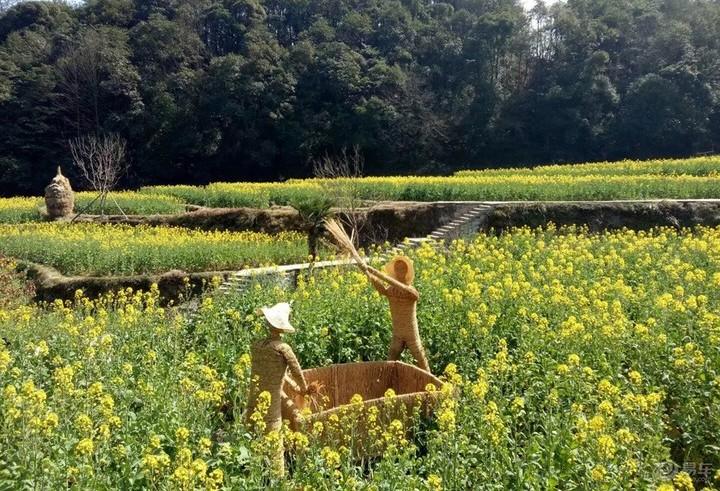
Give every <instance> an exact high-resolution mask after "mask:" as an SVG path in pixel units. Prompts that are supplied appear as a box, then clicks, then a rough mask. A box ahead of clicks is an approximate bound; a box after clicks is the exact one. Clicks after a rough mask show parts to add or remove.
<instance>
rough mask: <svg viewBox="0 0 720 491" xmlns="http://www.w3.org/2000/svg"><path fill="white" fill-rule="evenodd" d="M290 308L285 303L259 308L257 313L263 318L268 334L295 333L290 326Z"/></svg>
mask: <svg viewBox="0 0 720 491" xmlns="http://www.w3.org/2000/svg"><path fill="white" fill-rule="evenodd" d="M291 310H292V307H291V306H290V304H289V303H287V302H282V303H278V304H275V305H273V306H272V307H261V308H260V309H259V313H261V314H262V315H263V316H264V317H265V322H266V324H267V326H268V328H269V329H270V332H274V333H276V334H286V333H291V332H295V328H294V327H293V326H292V324H290V311H291Z"/></svg>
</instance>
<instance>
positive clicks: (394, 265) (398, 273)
mask: <svg viewBox="0 0 720 491" xmlns="http://www.w3.org/2000/svg"><path fill="white" fill-rule="evenodd" d="M385 272H386V273H387V274H389V275H390V276H392V277H393V278H395V279H396V280H398V281H400V282H402V283H405V284H406V285H412V282H413V279H414V278H415V267H414V266H413V262H412V259H410V258H408V257H405V256H395V257H394V258H393V259H392V260H391V261H390V262H389V263H387V264H386V265H385Z"/></svg>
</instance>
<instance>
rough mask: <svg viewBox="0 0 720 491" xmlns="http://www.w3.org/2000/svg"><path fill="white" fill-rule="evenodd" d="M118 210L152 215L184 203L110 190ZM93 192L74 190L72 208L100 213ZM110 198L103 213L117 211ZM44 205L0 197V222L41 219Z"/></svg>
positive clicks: (174, 209) (177, 208) (40, 201)
mask: <svg viewBox="0 0 720 491" xmlns="http://www.w3.org/2000/svg"><path fill="white" fill-rule="evenodd" d="M110 196H111V198H112V199H114V200H115V201H116V202H117V204H118V206H120V209H122V211H123V212H125V213H127V214H128V215H152V214H170V213H179V212H181V211H183V210H184V209H185V206H184V204H183V203H182V202H181V201H180V200H179V199H177V198H175V197H172V196H160V195H153V194H148V193H138V192H135V191H119V192H113V193H110ZM96 197H97V193H93V192H79V193H75V211H76V212H80V211H84V212H85V213H89V214H100V212H101V210H100V207H99V203H98V202H97V201H96V202H95V203H93V200H94V199H95V198H96ZM112 199H108V203H107V204H106V205H105V210H104V211H105V213H106V214H120V210H118V208H117V207H116V206H115V203H114V202H113V201H112ZM44 206H45V202H44V200H43V198H27V197H15V198H0V223H24V222H36V221H40V220H41V219H42V215H41V213H40V208H41V207H44Z"/></svg>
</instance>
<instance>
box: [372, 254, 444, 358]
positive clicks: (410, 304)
mask: <svg viewBox="0 0 720 491" xmlns="http://www.w3.org/2000/svg"><path fill="white" fill-rule="evenodd" d="M359 266H360V269H361V270H363V271H364V272H365V274H366V275H367V277H368V279H369V280H370V283H371V284H372V286H373V287H374V288H375V290H377V291H378V293H380V294H381V295H383V296H385V297H387V299H388V302H389V304H390V316H391V318H392V326H393V335H392V341H391V343H390V350H389V353H388V360H398V359H400V355H401V354H402V352H403V351H404V350H405V348H408V349H409V350H410V353H412V355H413V357H415V361H416V362H417V364H418V366H419V367H420V368H422V369H423V370H425V371H426V372H429V371H430V366H429V365H428V361H427V357H426V356H425V350H424V349H423V345H422V341H420V332H419V330H418V323H417V302H418V299H419V298H420V295H419V294H418V291H417V290H416V289H415V288H413V286H412V282H413V279H414V277H415V269H414V267H413V262H412V260H411V259H409V258H407V257H405V256H396V257H395V258H393V259H392V260H391V261H390V262H389V263H387V264H386V265H385V267H384V268H383V269H384V272H385V274H378V273H380V272H379V271H377V270H376V269H374V268H371V267H370V266H368V265H366V264H365V263H364V262H363V263H359ZM389 279H393V280H395V281H389ZM398 283H399V284H398Z"/></svg>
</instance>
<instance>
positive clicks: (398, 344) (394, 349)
mask: <svg viewBox="0 0 720 491" xmlns="http://www.w3.org/2000/svg"><path fill="white" fill-rule="evenodd" d="M404 349H405V340H404V339H403V338H401V337H399V336H396V335H394V334H393V337H392V341H391V342H390V350H389V352H388V360H390V361H396V360H399V359H400V355H401V354H402V352H403V350H404Z"/></svg>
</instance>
